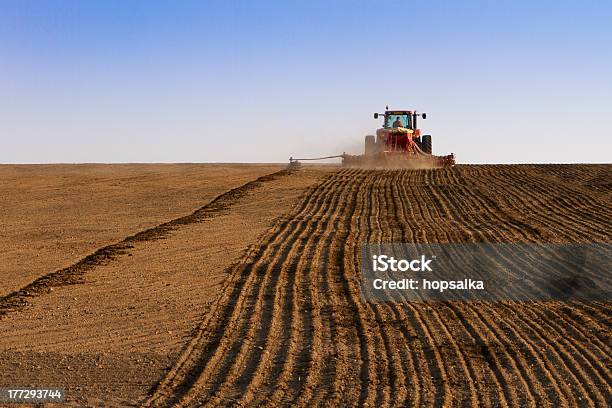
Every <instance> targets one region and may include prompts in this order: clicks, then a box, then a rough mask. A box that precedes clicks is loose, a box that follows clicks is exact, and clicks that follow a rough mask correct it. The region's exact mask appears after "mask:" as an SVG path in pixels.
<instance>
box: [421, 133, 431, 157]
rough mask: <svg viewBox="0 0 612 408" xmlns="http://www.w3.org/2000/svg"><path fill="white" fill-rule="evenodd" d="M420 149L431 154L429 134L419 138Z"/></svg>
mask: <svg viewBox="0 0 612 408" xmlns="http://www.w3.org/2000/svg"><path fill="white" fill-rule="evenodd" d="M421 150H423V151H424V152H425V153H429V154H431V152H432V150H431V135H423V137H422V138H421Z"/></svg>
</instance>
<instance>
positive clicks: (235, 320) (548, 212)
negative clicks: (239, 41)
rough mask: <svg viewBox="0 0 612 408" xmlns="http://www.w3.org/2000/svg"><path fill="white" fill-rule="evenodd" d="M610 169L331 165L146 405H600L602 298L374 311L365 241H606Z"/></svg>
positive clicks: (604, 333)
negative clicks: (364, 281) (363, 268)
mask: <svg viewBox="0 0 612 408" xmlns="http://www.w3.org/2000/svg"><path fill="white" fill-rule="evenodd" d="M610 170H611V168H610V166H457V167H456V168H453V169H450V170H429V171H368V170H350V169H348V170H341V171H339V172H337V173H334V174H332V175H330V176H329V177H328V178H327V179H325V181H324V182H322V183H320V184H318V185H317V186H315V187H313V188H312V189H311V190H310V191H309V194H308V195H307V196H306V197H305V198H304V199H303V200H302V201H301V202H300V203H299V204H298V205H297V206H296V207H295V208H294V210H293V211H292V212H291V214H290V215H289V216H288V217H286V218H284V219H282V220H280V221H279V222H277V224H276V225H275V227H274V228H273V229H272V230H271V231H270V232H269V233H268V234H267V235H266V236H265V237H264V238H263V239H262V241H261V243H260V244H259V245H258V246H256V247H255V248H254V249H253V250H252V252H251V253H250V254H249V255H248V256H246V257H245V258H244V259H243V260H242V262H241V263H240V264H239V265H237V266H236V268H235V270H234V271H233V274H232V276H231V278H230V280H229V282H228V284H227V286H226V288H225V290H224V292H223V295H222V296H221V297H220V299H219V300H218V302H217V304H216V305H215V308H214V309H213V310H212V312H211V313H210V314H209V315H208V316H207V318H206V319H205V321H204V322H203V323H202V325H201V326H200V327H199V329H198V330H197V331H195V332H194V335H193V338H192V339H191V340H190V342H189V344H188V346H187V347H186V348H185V349H184V351H183V352H182V354H181V355H180V357H179V359H178V361H177V362H176V363H175V364H174V366H173V368H172V370H170V371H169V372H168V373H167V375H166V376H165V377H164V378H163V380H162V381H161V382H160V384H159V385H158V386H157V387H156V389H155V390H154V393H153V395H152V396H151V397H150V398H149V399H148V401H147V405H150V406H166V405H179V406H192V405H201V404H204V405H210V406H215V405H231V404H236V405H238V406H243V405H261V404H268V405H279V404H281V405H298V406H312V405H327V406H345V405H348V406H355V405H364V406H423V405H426V406H450V405H459V406H463V405H484V406H580V405H585V406H610V403H611V402H612V400H611V394H610V385H611V383H612V382H611V380H612V378H611V377H612V372H611V370H610V367H611V364H612V360H611V358H610V355H612V353H611V345H610V323H611V322H610V317H611V316H610V311H611V310H610V304H609V303H595V304H585V303H576V302H574V303H563V302H545V303H544V302H530V303H518V302H514V303H513V302H455V303H448V302H446V303H443V302H435V303H429V304H427V303H426V304H424V303H414V304H411V303H405V304H395V303H388V304H379V303H378V304H372V303H368V302H365V301H363V300H362V298H361V297H360V294H359V285H358V279H359V277H358V273H357V271H358V270H359V265H358V263H359V262H360V245H361V243H363V242H407V243H410V242H435V243H446V242H551V243H562V242H610V227H611V219H612V218H611V216H612V209H611V207H610V193H611V189H610V186H611V185H610V180H611V178H610Z"/></svg>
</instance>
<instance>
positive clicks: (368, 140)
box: [365, 135, 376, 156]
mask: <svg viewBox="0 0 612 408" xmlns="http://www.w3.org/2000/svg"><path fill="white" fill-rule="evenodd" d="M374 153H376V138H375V137H374V136H372V135H368V136H366V137H365V155H366V156H372V155H373V154H374Z"/></svg>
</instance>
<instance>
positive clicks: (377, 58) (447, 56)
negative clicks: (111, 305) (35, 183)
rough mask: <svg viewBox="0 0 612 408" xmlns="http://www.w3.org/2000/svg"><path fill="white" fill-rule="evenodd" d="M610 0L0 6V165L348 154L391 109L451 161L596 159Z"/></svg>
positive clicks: (610, 129) (607, 82)
mask: <svg viewBox="0 0 612 408" xmlns="http://www.w3.org/2000/svg"><path fill="white" fill-rule="evenodd" d="M611 22H612V3H610V2H604V1H585V2H577V1H535V2H533V1H524V2H523V1H494V0H491V1H469V2H456V1H448V2H437V1H432V2H430V1H418V2H416V1H401V2H395V1H384V2H374V1H331V0H327V1H301V2H298V1H282V2H281V1H278V2H265V1H241V2H232V1H193V2H189V1H150V0H149V1H97V2H96V1H80V0H78V1H23V0H15V1H13V0H2V1H0V137H1V140H2V148H1V149H0V162H2V163H47V162H284V161H286V160H287V159H288V157H289V156H294V157H295V156H312V155H314V156H318V155H328V154H337V153H340V152H342V151H347V152H353V153H357V152H360V151H361V150H362V149H363V139H364V136H365V135H366V134H368V133H373V132H374V130H375V129H376V127H377V126H379V124H380V122H379V121H376V120H374V119H373V118H372V113H373V112H376V111H382V110H384V106H385V105H386V104H388V105H389V106H390V107H391V108H398V109H400V108H403V109H417V110H419V111H425V112H427V113H428V118H427V120H426V121H421V122H420V127H421V129H422V130H423V131H424V132H425V133H431V134H432V135H433V145H434V152H435V153H438V154H447V153H451V152H454V153H455V154H456V155H457V159H458V162H461V163H517V162H518V163H535V162H537V163H546V162H554V163H567V162H599V163H610V162H611V160H610V159H611V152H612V142H611V137H612V112H611V111H612V23H611Z"/></svg>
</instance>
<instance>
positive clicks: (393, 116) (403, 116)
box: [374, 110, 427, 130]
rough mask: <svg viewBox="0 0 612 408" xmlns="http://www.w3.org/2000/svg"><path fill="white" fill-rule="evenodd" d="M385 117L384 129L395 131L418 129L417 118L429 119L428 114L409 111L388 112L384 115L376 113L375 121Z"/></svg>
mask: <svg viewBox="0 0 612 408" xmlns="http://www.w3.org/2000/svg"><path fill="white" fill-rule="evenodd" d="M383 115H384V119H385V121H384V124H383V128H385V129H393V128H397V127H402V128H405V129H412V130H416V129H417V126H416V124H417V117H418V116H421V117H422V118H423V119H426V118H427V114H426V113H417V112H416V111H409V110H386V111H385V113H384V114H380V113H375V114H374V119H378V118H379V117H380V116H383Z"/></svg>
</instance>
